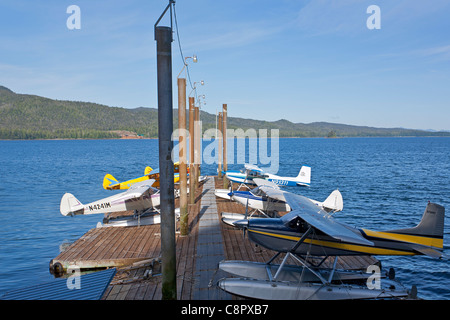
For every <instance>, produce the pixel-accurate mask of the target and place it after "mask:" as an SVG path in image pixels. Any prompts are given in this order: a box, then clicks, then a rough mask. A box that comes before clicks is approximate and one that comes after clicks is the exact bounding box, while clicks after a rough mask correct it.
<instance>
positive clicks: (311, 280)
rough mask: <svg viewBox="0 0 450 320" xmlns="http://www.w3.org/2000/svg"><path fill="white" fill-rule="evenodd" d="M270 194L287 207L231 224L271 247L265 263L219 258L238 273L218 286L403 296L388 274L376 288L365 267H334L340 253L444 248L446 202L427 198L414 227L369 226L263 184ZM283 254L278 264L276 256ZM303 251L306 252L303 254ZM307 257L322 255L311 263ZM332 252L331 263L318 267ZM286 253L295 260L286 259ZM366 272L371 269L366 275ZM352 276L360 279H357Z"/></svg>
mask: <svg viewBox="0 0 450 320" xmlns="http://www.w3.org/2000/svg"><path fill="white" fill-rule="evenodd" d="M265 192H266V193H267V195H268V196H270V197H274V198H276V199H281V198H283V199H284V200H285V201H286V203H288V204H289V206H290V207H291V211H290V212H289V213H287V214H286V215H284V216H283V217H281V218H259V219H243V220H239V221H235V222H234V226H235V227H238V228H241V229H243V230H244V234H245V233H247V234H248V237H249V239H250V240H251V241H253V242H254V243H256V244H258V245H260V246H262V247H264V248H267V249H270V250H274V251H275V252H276V254H275V255H274V256H273V257H272V258H271V259H270V260H269V261H268V262H266V263H257V262H251V261H222V262H220V264H219V268H220V269H221V270H223V271H226V272H228V273H230V274H232V275H234V276H237V278H223V279H220V280H219V281H218V282H217V285H218V287H219V288H221V289H222V290H224V291H227V292H229V293H232V294H235V295H238V296H244V297H249V298H256V299H281V300H289V299H320V300H324V299H334V300H337V299H376V298H393V297H397V298H405V297H408V296H409V295H410V294H411V292H414V291H416V290H414V288H412V289H411V290H407V289H406V288H404V287H403V286H402V285H401V284H399V283H398V282H397V281H395V279H394V277H393V276H392V275H391V273H390V274H389V276H388V277H386V278H385V277H383V281H382V282H381V283H382V284H381V285H380V286H379V287H376V288H370V287H369V286H368V282H367V279H368V274H367V273H360V272H359V273H355V272H353V271H349V270H337V268H336V263H337V260H338V257H340V256H351V255H411V256H413V255H427V256H429V257H432V258H446V259H448V257H447V256H446V255H444V254H443V252H442V251H443V235H444V216H445V208H444V207H443V206H441V205H439V204H435V203H430V202H429V203H428V204H427V206H426V209H425V212H424V214H423V216H422V219H421V221H420V223H419V224H418V225H417V226H415V227H412V228H406V229H395V230H387V231H372V230H369V229H365V228H354V227H352V226H349V225H346V224H343V223H341V222H339V221H337V220H335V219H334V218H333V216H332V215H330V214H329V213H327V212H326V211H325V210H323V209H322V208H321V207H320V206H317V205H316V204H315V203H313V202H312V201H311V200H309V199H308V198H306V197H304V196H300V195H297V194H293V193H289V192H286V191H282V190H275V189H273V188H267V189H266V190H265ZM281 254H284V255H285V256H284V258H283V259H282V262H281V263H280V264H274V263H273V262H274V260H275V259H276V258H278V257H279V256H280V255H281ZM305 257H306V258H305ZM308 257H316V258H318V257H324V258H323V259H322V261H321V262H319V263H318V264H316V265H312V264H311V263H308V262H307V258H308ZM328 257H331V258H333V257H334V262H333V266H332V267H331V268H321V267H320V265H321V264H322V263H323V261H325V259H326V258H328ZM288 258H291V259H292V260H294V264H287V260H288ZM369 277H370V275H369ZM356 280H358V281H360V283H359V284H358V283H357V282H356Z"/></svg>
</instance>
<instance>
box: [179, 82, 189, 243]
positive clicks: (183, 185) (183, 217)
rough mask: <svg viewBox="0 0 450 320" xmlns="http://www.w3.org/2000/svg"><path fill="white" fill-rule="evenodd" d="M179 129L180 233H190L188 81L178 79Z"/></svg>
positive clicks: (183, 234)
mask: <svg viewBox="0 0 450 320" xmlns="http://www.w3.org/2000/svg"><path fill="white" fill-rule="evenodd" d="M178 129H179V159H180V233H181V235H182V236H186V235H187V234H188V233H189V225H188V197H187V161H186V158H187V156H186V154H187V143H186V139H187V134H186V79H184V78H178Z"/></svg>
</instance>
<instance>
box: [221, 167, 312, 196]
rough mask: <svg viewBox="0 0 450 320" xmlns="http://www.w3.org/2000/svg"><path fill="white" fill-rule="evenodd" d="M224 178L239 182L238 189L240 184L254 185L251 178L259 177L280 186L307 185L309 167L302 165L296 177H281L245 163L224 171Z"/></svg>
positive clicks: (309, 179)
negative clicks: (234, 168) (239, 168)
mask: <svg viewBox="0 0 450 320" xmlns="http://www.w3.org/2000/svg"><path fill="white" fill-rule="evenodd" d="M224 174H225V176H226V178H227V179H228V180H230V181H232V182H236V183H239V184H240V185H239V187H238V190H239V189H240V188H241V187H242V186H247V188H248V189H250V188H249V187H248V186H255V185H256V184H255V183H254V181H253V179H255V178H260V179H265V180H268V181H272V182H273V183H275V184H277V185H280V186H309V185H310V183H311V167H310V166H302V167H301V168H300V172H299V173H298V175H297V177H282V176H277V175H275V174H271V173H267V172H265V171H264V170H262V169H261V168H259V167H258V166H256V165H252V164H245V165H244V168H243V169H241V170H240V171H226V172H224Z"/></svg>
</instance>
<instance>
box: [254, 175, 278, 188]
mask: <svg viewBox="0 0 450 320" xmlns="http://www.w3.org/2000/svg"><path fill="white" fill-rule="evenodd" d="M253 182H254V183H256V185H257V186H258V187H261V186H265V187H270V188H273V189H276V190H280V187H279V186H278V185H277V184H275V183H273V182H272V181H269V180H265V179H261V178H254V179H253Z"/></svg>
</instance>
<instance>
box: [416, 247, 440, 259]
mask: <svg viewBox="0 0 450 320" xmlns="http://www.w3.org/2000/svg"><path fill="white" fill-rule="evenodd" d="M411 248H412V249H413V250H415V251H417V252H419V253H421V254H424V255H426V256H429V257H431V258H442V257H443V255H442V252H440V251H437V250H435V249H433V248H430V247H426V246H422V245H420V244H413V245H411Z"/></svg>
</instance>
